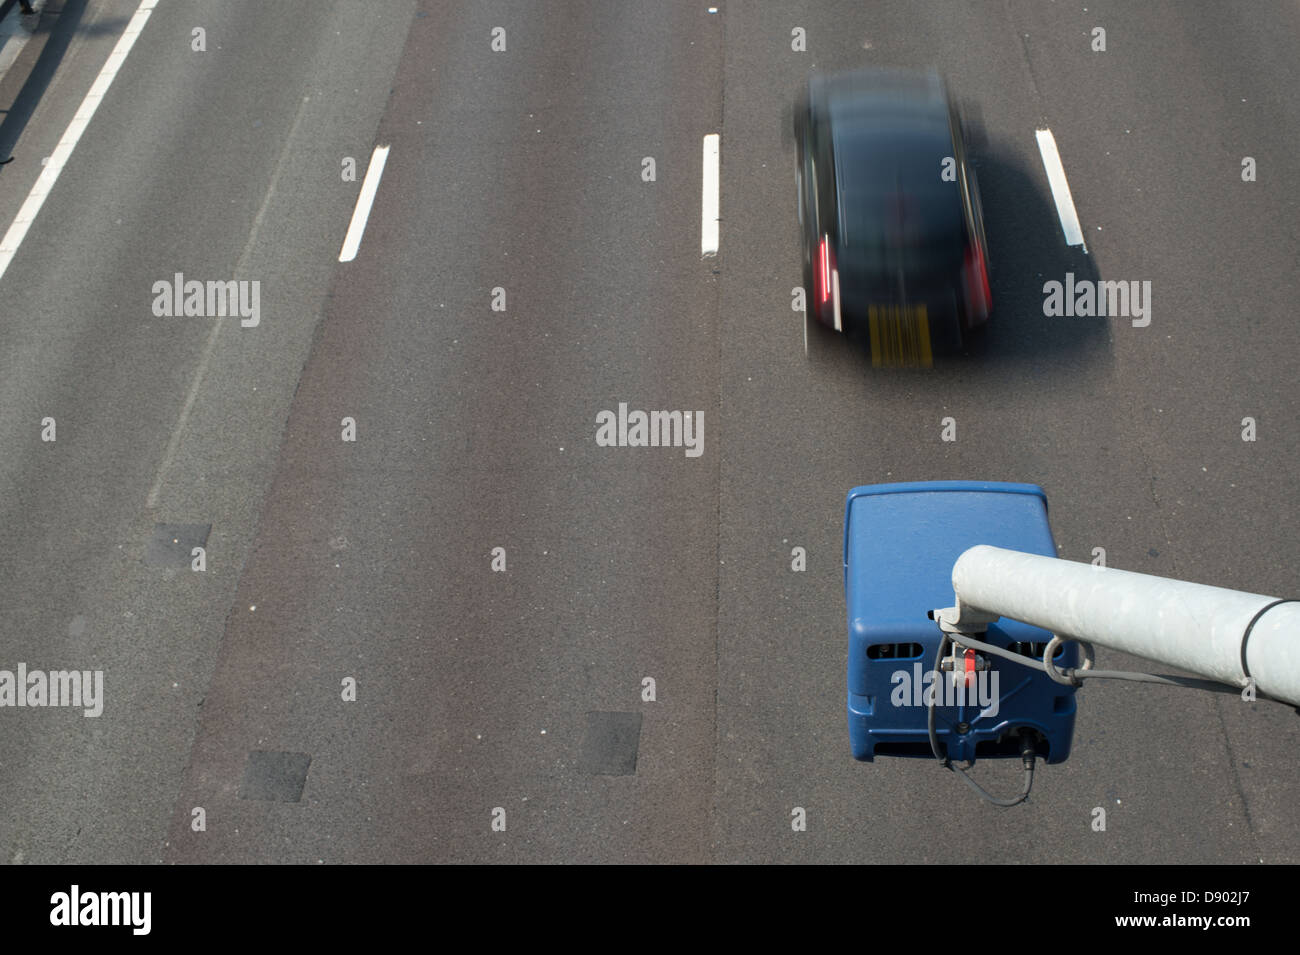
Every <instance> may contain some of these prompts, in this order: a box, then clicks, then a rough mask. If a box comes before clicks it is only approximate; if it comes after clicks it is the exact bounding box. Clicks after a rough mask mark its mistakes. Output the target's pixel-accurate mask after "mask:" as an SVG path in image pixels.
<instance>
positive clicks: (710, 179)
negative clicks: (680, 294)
mask: <svg viewBox="0 0 1300 955" xmlns="http://www.w3.org/2000/svg"><path fill="white" fill-rule="evenodd" d="M720 141H721V137H720V136H719V135H718V134H717V133H709V135H707V136H705V137H704V203H703V205H702V207H701V213H700V219H701V222H700V254H701V255H717V254H718V193H719V190H720V188H721V182H720V179H721V174H720V172H719V169H718V163H719V153H718V147H719V143H720Z"/></svg>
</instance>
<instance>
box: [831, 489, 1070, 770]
mask: <svg viewBox="0 0 1300 955" xmlns="http://www.w3.org/2000/svg"><path fill="white" fill-rule="evenodd" d="M976 544H992V545H993V546H995V547H1005V548H1008V549H1011V550H1018V551H1023V552H1025V553H1030V554H1041V555H1044V556H1047V557H1055V556H1056V544H1055V542H1054V541H1053V540H1052V530H1051V527H1050V526H1049V525H1048V522H1047V497H1046V495H1045V494H1044V493H1043V490H1042V488H1040V487H1037V486H1036V485H1033V484H1004V483H997V482H978V481H924V482H918V483H911V484H874V485H866V486H863V487H856V488H854V489H853V490H852V491H850V492H849V495H848V500H847V502H846V504H845V514H844V599H845V603H846V604H847V607H848V620H849V659H848V715H849V743H850V745H851V746H852V749H853V756H854V758H855V759H860V760H867V761H870V760H872V759H873V758H874V757H875V756H924V757H927V758H930V759H933V758H934V754H933V752H932V750H931V748H930V742H929V734H928V732H927V730H926V721H927V710H928V707H927V706H926V702H927V700H926V695H925V694H926V691H925V685H926V684H928V683H931V682H934V681H933V680H932V677H933V674H932V671H933V670H934V669H935V658H936V656H937V654H938V650H939V641H940V639H941V638H942V636H943V633H942V631H941V630H940V629H939V625H938V624H937V623H935V622H934V621H933V620H931V619H929V617H928V616H927V615H928V614H929V612H930V611H932V610H937V609H941V608H944V607H951V606H952V605H953V604H954V602H955V600H954V596H953V588H952V568H953V564H955V563H956V561H957V558H958V557H959V556H961V554H962V552H963V551H965V550H966V549H967V548H970V547H974V546H975V545H976ZM979 639H980V640H982V641H983V642H985V643H990V644H993V645H995V646H998V647H1005V648H1008V649H1012V650H1013V651H1014V652H1017V653H1021V654H1024V655H1025V656H1035V655H1036V657H1037V659H1039V660H1041V659H1042V657H1043V649H1044V647H1045V645H1046V644H1047V642H1048V641H1049V640H1051V639H1052V635H1051V634H1050V633H1048V632H1047V631H1045V630H1042V629H1040V628H1038V627H1031V626H1029V625H1028V624H1024V623H1021V622H1020V621H1017V620H1008V619H1006V618H1003V619H1001V620H999V621H998V622H997V623H993V624H990V625H989V627H988V632H987V633H985V634H984V636H982V637H980V638H979ZM951 652H952V650H951V647H950V649H949V653H951ZM981 656H982V657H984V659H985V660H987V661H988V662H989V664H990V669H989V670H987V671H984V672H983V673H980V674H978V676H977V678H976V687H975V690H974V692H969V693H965V698H964V699H963V698H962V697H960V696H957V695H956V693H957V691H956V690H950V689H949V685H950V684H951V682H952V681H951V680H950V679H949V678H948V675H947V674H946V673H945V674H943V679H942V680H940V681H937V682H934V685H935V686H938V687H940V689H939V691H938V693H939V695H938V700H937V703H938V705H937V713H936V719H935V729H936V733H937V735H938V738H939V744H940V748H941V752H946V754H947V756H948V757H949V758H950V759H952V760H969V761H971V762H974V760H975V759H976V757H1003V756H1019V755H1020V754H1021V753H1020V746H1019V743H1018V740H1017V737H1018V736H1019V735H1020V733H1021V732H1022V731H1023V730H1030V731H1033V732H1034V735H1035V744H1034V745H1035V752H1036V753H1037V754H1038V755H1039V756H1040V757H1042V758H1044V759H1045V760H1046V761H1047V762H1048V763H1061V762H1064V761H1065V760H1066V758H1067V757H1068V756H1069V755H1070V741H1071V737H1072V736H1073V734H1074V716H1075V711H1076V705H1075V697H1074V688H1073V687H1069V686H1064V685H1062V684H1059V683H1056V682H1054V681H1053V680H1052V679H1051V678H1049V677H1048V676H1047V674H1046V673H1043V672H1042V671H1041V670H1031V669H1030V668H1028V667H1022V666H1018V665H1017V664H1015V663H1013V662H1012V661H1010V660H1004V659H1001V658H999V657H994V656H984V655H982V654H981ZM1078 656H1079V651H1078V646H1077V645H1076V644H1073V643H1067V644H1065V645H1063V646H1062V647H1061V648H1060V649H1058V651H1057V653H1056V655H1055V657H1054V661H1055V663H1056V665H1057V666H1058V667H1067V666H1078V662H1079V661H1078ZM927 674H930V675H929V676H927ZM995 674H996V676H995ZM918 681H919V684H920V685H918ZM981 681H982V686H981ZM963 692H964V691H963ZM945 704H950V705H945Z"/></svg>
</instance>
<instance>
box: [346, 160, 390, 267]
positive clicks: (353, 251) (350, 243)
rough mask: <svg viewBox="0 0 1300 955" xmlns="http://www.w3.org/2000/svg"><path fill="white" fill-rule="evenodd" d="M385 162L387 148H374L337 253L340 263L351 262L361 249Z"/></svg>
mask: <svg viewBox="0 0 1300 955" xmlns="http://www.w3.org/2000/svg"><path fill="white" fill-rule="evenodd" d="M386 162H388V147H387V146H376V147H375V151H374V153H373V154H372V155H371V156H370V168H368V169H367V170H366V178H365V181H364V182H362V183H361V194H360V195H359V196H357V207H356V208H355V209H353V210H352V224H351V225H349V226H348V234H347V238H345V239H344V240H343V250H342V251H341V252H339V261H340V262H351V261H352V260H353V259H355V258H356V257H357V249H359V248H361V237H362V236H363V235H365V234H366V221H367V220H368V219H369V218H370V207H371V206H372V205H374V202H375V193H376V192H378V191H379V180H380V179H381V178H383V175H384V163H386Z"/></svg>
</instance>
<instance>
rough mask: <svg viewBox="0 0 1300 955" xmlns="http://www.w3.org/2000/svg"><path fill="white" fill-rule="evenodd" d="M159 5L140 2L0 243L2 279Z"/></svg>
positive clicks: (148, 0)
mask: <svg viewBox="0 0 1300 955" xmlns="http://www.w3.org/2000/svg"><path fill="white" fill-rule="evenodd" d="M157 5H158V0H140V6H138V7H136V8H135V15H134V16H132V17H131V19H130V21H129V22H128V23H127V25H126V30H125V31H124V32H123V33H122V37H121V39H119V40H118V41H117V46H115V47H113V52H112V53H110V54H109V55H108V61H107V62H106V63H105V64H104V68H103V69H102V70H100V71H99V76H98V77H97V78H96V79H95V82H94V83H93V84H92V85H91V87H90V91H89V92H88V93H86V98H85V99H83V100H82V101H81V106H80V107H79V108H78V109H77V113H76V115H75V116H73V117H72V122H70V123H68V128H67V129H66V130H64V131H63V138H62V139H60V140H59V144H58V145H57V146H55V147H54V152H52V153H50V158H49V160H48V161H47V162H46V163H45V169H44V170H42V172H41V174H40V177H39V178H37V180H36V182H35V183H33V185H32V190H31V192H29V193H28V194H27V201H26V202H24V203H23V206H22V208H21V209H19V210H18V215H16V216H15V217H14V221H13V223H12V224H11V225H10V226H9V231H8V232H6V233H5V237H4V238H3V239H0V278H3V277H4V274H5V271H6V270H7V269H8V268H9V263H10V262H12V261H13V258H14V255H15V254H16V253H17V252H18V247H19V246H20V245H22V244H23V239H24V238H25V237H26V236H27V230H28V229H30V228H31V225H32V223H33V222H34V221H35V220H36V214H37V213H38V212H40V211H41V206H43V205H44V204H45V197H46V196H48V195H49V194H50V190H51V189H53V188H54V183H55V181H56V180H57V179H58V178H59V173H61V172H63V167H64V166H65V165H67V162H68V159H69V158H70V157H71V156H72V151H73V150H74V149H76V148H77V141H78V140H79V139H81V134H82V133H84V132H85V131H86V127H87V126H89V125H90V119H91V117H92V116H94V115H95V110H97V109H99V104H100V102H101V101H102V100H103V99H104V94H106V93H107V92H108V88H109V87H110V86H111V85H112V84H113V80H114V79H116V78H117V71H118V70H120V69H121V68H122V64H123V63H125V62H126V55H127V54H128V53H130V52H131V47H133V46H135V41H136V40H137V39H139V37H140V31H142V30H143V29H144V25H145V23H146V22H148V20H149V14H151V13H153V10H154V7H156V6H157Z"/></svg>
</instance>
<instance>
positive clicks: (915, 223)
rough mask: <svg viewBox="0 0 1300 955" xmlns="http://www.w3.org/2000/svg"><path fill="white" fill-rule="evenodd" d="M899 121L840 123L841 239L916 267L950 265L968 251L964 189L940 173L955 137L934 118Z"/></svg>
mask: <svg viewBox="0 0 1300 955" xmlns="http://www.w3.org/2000/svg"><path fill="white" fill-rule="evenodd" d="M891 119H892V121H891V122H889V123H887V124H874V125H873V124H869V123H852V124H850V123H844V122H841V123H838V124H836V126H835V132H834V149H835V166H836V179H837V185H838V191H839V212H840V236H839V238H840V243H841V245H842V246H843V247H845V248H846V249H849V250H854V251H855V252H856V253H857V254H858V255H865V256H869V257H872V258H883V257H886V256H887V255H888V254H889V253H890V252H891V251H892V252H894V253H896V254H906V255H908V256H909V258H910V259H912V260H913V261H912V262H911V265H912V266H913V267H920V266H925V265H932V266H935V267H948V266H950V265H952V263H953V262H954V261H957V262H959V261H960V259H961V256H962V253H963V251H964V250H963V237H964V217H963V214H962V205H961V192H960V187H959V185H958V184H957V182H955V181H952V182H945V181H944V180H943V179H941V178H940V173H941V171H942V162H943V159H944V157H946V156H952V155H953V149H952V139H951V135H950V134H949V131H948V128H947V126H946V124H943V123H937V122H935V121H934V120H933V119H931V118H929V117H924V118H920V119H916V120H909V119H907V118H901V117H893V118H891ZM855 257H857V256H855Z"/></svg>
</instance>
